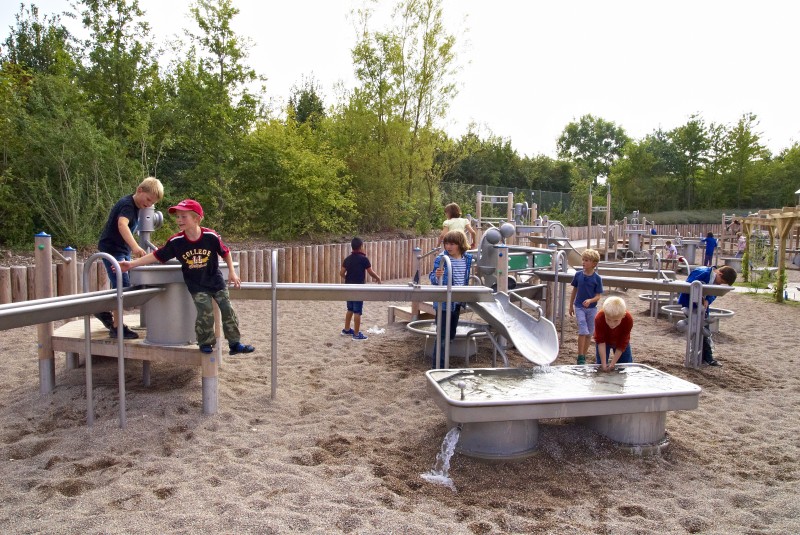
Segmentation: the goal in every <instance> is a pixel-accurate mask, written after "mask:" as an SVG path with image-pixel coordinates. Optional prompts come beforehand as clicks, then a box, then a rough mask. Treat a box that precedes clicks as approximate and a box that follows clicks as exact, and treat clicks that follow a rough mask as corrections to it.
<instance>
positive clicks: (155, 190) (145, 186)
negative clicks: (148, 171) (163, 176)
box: [136, 176, 164, 201]
mask: <svg viewBox="0 0 800 535" xmlns="http://www.w3.org/2000/svg"><path fill="white" fill-rule="evenodd" d="M136 189H137V190H138V189H141V190H142V191H143V192H145V193H149V194H150V195H155V196H156V201H160V200H161V199H163V198H164V186H163V185H162V184H161V181H160V180H159V179H157V178H156V177H153V176H149V177H147V178H145V179H144V180H142V183H141V184H139V187H138V188H136Z"/></svg>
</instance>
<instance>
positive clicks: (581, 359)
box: [578, 355, 586, 364]
mask: <svg viewBox="0 0 800 535" xmlns="http://www.w3.org/2000/svg"><path fill="white" fill-rule="evenodd" d="M578 364H586V355H578Z"/></svg>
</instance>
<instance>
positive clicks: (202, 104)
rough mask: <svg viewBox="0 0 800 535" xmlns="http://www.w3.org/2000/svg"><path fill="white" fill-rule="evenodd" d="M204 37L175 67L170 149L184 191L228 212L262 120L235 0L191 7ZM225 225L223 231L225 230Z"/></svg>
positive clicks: (200, 1) (210, 1) (194, 38)
mask: <svg viewBox="0 0 800 535" xmlns="http://www.w3.org/2000/svg"><path fill="white" fill-rule="evenodd" d="M190 12H191V14H192V16H193V17H194V20H195V22H196V23H197V26H198V27H199V29H200V33H199V34H196V35H195V34H192V33H190V32H187V34H188V35H189V36H190V38H191V39H192V43H193V45H192V46H191V48H190V49H189V51H188V53H187V54H186V57H185V59H184V60H183V61H181V62H179V63H178V65H177V66H176V67H175V72H174V75H173V81H172V82H171V83H172V84H173V86H174V88H175V91H176V95H175V108H174V120H173V123H172V125H173V128H174V131H175V140H174V143H173V144H172V145H173V146H172V148H171V150H170V153H171V154H170V158H171V159H172V161H173V163H172V164H171V165H174V167H175V169H176V175H175V179H176V182H177V184H178V186H179V188H180V189H183V190H184V191H186V192H191V193H192V194H193V195H195V196H197V197H199V200H201V202H202V201H205V202H207V203H209V204H211V203H213V204H214V205H215V207H216V208H217V210H218V211H219V212H220V213H221V214H224V213H225V207H226V205H227V203H228V202H229V200H230V199H231V198H234V197H235V196H236V195H237V192H236V191H235V190H234V189H233V187H232V186H233V185H234V183H235V181H234V169H233V161H234V160H235V158H236V152H237V147H238V146H239V145H240V144H241V143H242V141H243V139H244V138H245V137H246V135H247V133H248V132H249V131H250V129H251V127H252V125H253V124H254V122H255V120H256V118H257V117H258V102H257V99H256V98H255V97H254V96H253V95H252V94H251V93H250V92H249V90H248V84H249V83H251V82H254V81H256V80H257V79H258V77H257V76H256V74H255V72H254V71H253V70H252V69H251V68H250V67H248V66H247V64H246V63H245V61H246V59H247V42H246V41H243V40H242V39H240V38H239V37H238V36H237V35H236V34H235V33H234V31H233V29H232V27H231V21H232V20H233V18H234V17H235V16H236V15H237V14H238V13H239V10H238V9H236V8H234V7H233V4H232V2H231V0H198V1H197V3H195V4H193V5H192V7H191V8H190ZM224 225H225V222H224V221H223V222H222V224H221V225H220V227H224Z"/></svg>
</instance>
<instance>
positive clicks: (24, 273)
mask: <svg viewBox="0 0 800 535" xmlns="http://www.w3.org/2000/svg"><path fill="white" fill-rule="evenodd" d="M676 229H677V231H678V232H680V233H681V235H682V236H686V237H688V236H705V235H706V233H708V232H713V233H714V235H715V236H719V235H720V234H722V232H723V230H724V227H723V226H722V225H721V224H715V225H707V224H706V225H679V226H678V227H676V226H674V225H656V231H657V232H658V234H660V235H673V234H675V232H676ZM604 230H605V226H603V225H598V226H595V227H593V235H592V239H593V240H595V239H596V238H597V236H598V235H600V234H601V233H602V231H604ZM621 230H622V227H621V225H616V226H615V232H621ZM566 231H567V236H568V237H569V239H570V240H573V241H574V240H586V239H587V234H588V232H587V228H586V227H585V226H584V227H567V228H566ZM617 236H618V237H621V236H620V235H619V234H618V235H617ZM436 242H437V238H416V239H409V240H393V241H389V240H386V241H372V242H365V243H364V247H365V252H366V254H367V256H368V257H369V259H370V262H372V265H373V269H375V271H376V272H377V273H378V274H379V275H380V276H381V278H382V279H383V280H397V279H401V280H402V279H408V280H411V279H412V277H413V276H414V270H415V253H414V248H415V247H418V248H419V249H420V250H421V252H422V253H423V254H424V253H426V252H428V251H430V250H431V249H433V248H434V246H435V245H436ZM276 250H277V251H278V281H279V282H296V283H309V284H338V283H341V282H343V280H342V278H341V277H340V276H339V269H340V267H341V264H342V260H343V259H344V258H345V257H346V256H347V255H348V254H350V243H349V242H348V243H333V244H327V245H305V246H296V247H281V248H276ZM233 258H234V261H237V262H239V278H240V279H241V280H242V282H263V283H268V282H271V273H272V249H263V250H252V251H233ZM432 266H433V255H431V256H428V257H426V258H424V259H423V262H422V267H421V269H420V272H421V273H420V274H421V276H422V281H423V282H424V281H425V280H426V278H425V277H426V275H427V274H428V272H430V270H431V269H432ZM98 268H99V269H98ZM35 269H36V268H35V267H34V266H11V267H0V304H6V303H12V302H14V303H16V302H19V301H27V300H30V299H36V298H37V296H36V288H35V285H34V281H35V280H36V277H35ZM71 273H73V272H71V271H70V270H68V269H66V267H65V264H63V263H57V264H54V269H53V289H54V292H57V293H56V295H66V294H68V293H71V291H72V289H73V288H74V289H75V291H77V292H78V293H80V292H83V291H84V290H83V263H82V262H78V267H77V275H76V278H77V281H75V282H74V283H72V284H71V283H70V281H68V280H66V279H67V277H69V276H70V275H71ZM109 287H110V286H109V283H108V277H107V275H106V271H105V269H103V268H102V266H101V265H100V263H99V261H98V262H95V263H94V264H92V266H91V267H90V273H89V288H88V289H87V291H94V290H105V289H108V288H109Z"/></svg>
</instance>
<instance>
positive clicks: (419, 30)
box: [337, 0, 455, 226]
mask: <svg viewBox="0 0 800 535" xmlns="http://www.w3.org/2000/svg"><path fill="white" fill-rule="evenodd" d="M441 3H442V2H441V0H403V1H401V2H399V3H398V4H397V6H396V8H395V10H394V12H393V23H394V24H395V25H394V27H392V28H390V29H389V30H387V31H372V30H371V29H370V27H369V25H370V22H371V15H372V13H371V11H370V10H369V9H365V10H361V11H359V12H358V15H359V17H360V19H359V20H360V24H361V33H360V35H359V40H358V42H357V44H356V46H355V47H354V48H353V63H354V67H355V72H356V76H357V78H358V80H359V86H358V87H357V88H356V89H355V90H354V91H353V92H352V94H350V95H349V97H350V102H348V103H347V104H346V105H345V106H343V107H342V108H341V114H340V116H339V117H340V119H342V120H344V121H348V120H352V123H351V125H350V127H348V128H347V129H346V130H347V136H346V137H348V138H350V143H349V144H348V145H346V146H342V145H338V144H337V146H339V147H340V148H341V149H342V150H346V151H347V156H346V158H347V160H348V162H349V163H350V165H351V169H353V176H354V186H355V187H356V188H357V190H358V200H359V206H360V209H361V210H362V213H364V212H366V211H369V212H373V215H374V216H375V218H374V219H372V216H370V217H369V218H370V219H372V222H371V223H370V224H374V223H375V222H376V221H379V220H381V221H385V222H386V223H388V224H390V225H392V226H400V225H405V226H409V225H410V226H415V225H416V224H417V223H418V222H419V221H420V220H430V218H431V217H432V215H433V213H434V212H435V210H436V206H435V195H432V194H431V191H432V190H431V187H430V185H431V184H432V182H435V183H437V184H438V182H439V181H440V180H441V176H436V174H437V173H438V172H439V171H443V170H444V168H442V167H437V166H434V164H433V159H434V154H435V151H436V147H437V146H438V145H439V143H440V141H441V136H440V135H439V134H438V133H437V131H436V125H435V123H436V121H437V119H439V118H441V117H442V116H443V115H444V114H445V113H446V110H447V105H448V103H449V100H450V99H451V98H452V96H453V94H454V91H455V86H454V85H453V84H452V83H451V81H450V77H451V75H452V74H453V72H454V67H453V65H454V58H455V56H454V52H453V45H454V43H455V40H454V38H453V37H452V36H450V35H449V34H447V32H446V30H445V28H444V25H443V23H442V9H441ZM337 122H338V121H337ZM354 127H355V128H354ZM340 132H342V133H343V131H342V130H340ZM353 135H357V136H358V137H359V139H358V140H353V139H352V136H353ZM354 146H358V147H360V148H361V150H360V152H359V153H354V151H353V150H351V149H352V147H354ZM394 190H399V191H398V192H396V191H394ZM375 191H380V192H381V195H380V196H377V197H376V196H375V195H374V194H373V192H375ZM420 192H425V193H426V194H423V195H421V194H420ZM370 199H371V200H372V201H375V202H377V203H378V204H376V205H372V206H370V207H369V208H368V207H367V203H369V202H370ZM387 203H396V204H398V205H399V206H400V208H399V210H398V211H397V212H395V213H394V214H392V213H391V212H388V211H387V210H386V208H387ZM392 215H393V217H392ZM387 217H389V218H390V220H389V221H387Z"/></svg>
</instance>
